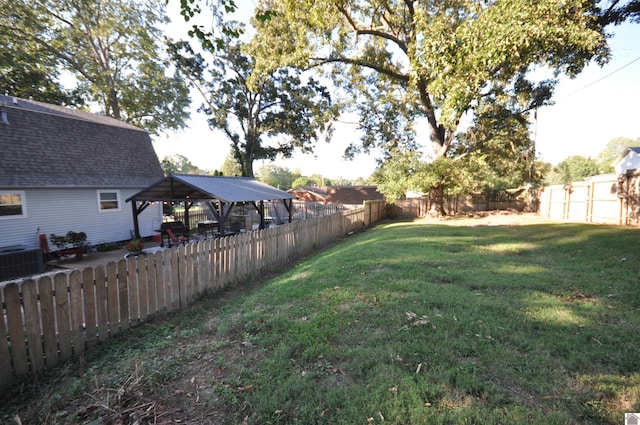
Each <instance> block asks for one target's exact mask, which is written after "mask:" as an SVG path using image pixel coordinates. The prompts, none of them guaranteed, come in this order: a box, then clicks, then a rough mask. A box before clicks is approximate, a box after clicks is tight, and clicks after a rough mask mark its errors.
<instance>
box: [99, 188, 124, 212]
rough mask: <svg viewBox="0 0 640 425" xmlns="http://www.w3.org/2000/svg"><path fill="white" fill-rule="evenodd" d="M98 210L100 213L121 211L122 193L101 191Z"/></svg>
mask: <svg viewBox="0 0 640 425" xmlns="http://www.w3.org/2000/svg"><path fill="white" fill-rule="evenodd" d="M98 209H99V210H100V211H120V191H119V190H99V191H98Z"/></svg>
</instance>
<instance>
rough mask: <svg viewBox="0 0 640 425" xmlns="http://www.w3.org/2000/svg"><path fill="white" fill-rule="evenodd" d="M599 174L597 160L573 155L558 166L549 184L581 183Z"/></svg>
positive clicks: (549, 179)
mask: <svg viewBox="0 0 640 425" xmlns="http://www.w3.org/2000/svg"><path fill="white" fill-rule="evenodd" d="M598 174H599V169H598V162H597V161H596V160H595V159H593V158H587V157H584V156H582V155H573V156H570V157H568V158H566V159H564V160H563V161H562V162H560V163H559V164H558V165H556V167H555V168H554V170H553V172H552V173H550V174H549V176H548V182H549V184H565V183H571V182H577V181H581V180H584V179H585V178H587V177H591V176H595V175H598Z"/></svg>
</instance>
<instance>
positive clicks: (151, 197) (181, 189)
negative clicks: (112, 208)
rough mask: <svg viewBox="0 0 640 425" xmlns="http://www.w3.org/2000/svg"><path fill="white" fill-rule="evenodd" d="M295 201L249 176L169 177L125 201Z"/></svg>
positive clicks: (175, 175) (182, 175)
mask: <svg viewBox="0 0 640 425" xmlns="http://www.w3.org/2000/svg"><path fill="white" fill-rule="evenodd" d="M279 199H296V195H293V194H291V193H288V192H285V191H284V190H280V189H276V188H275V187H273V186H269V185H268V184H265V183H262V182H259V181H257V180H256V179H254V178H252V177H222V176H195V175H187V174H172V175H170V176H168V177H165V178H164V179H162V180H160V181H158V182H157V183H154V184H153V185H151V186H149V187H147V188H146V189H143V190H141V191H140V192H138V193H136V194H135V195H133V196H131V197H130V198H129V199H127V201H131V200H136V201H210V200H217V201H220V202H223V203H233V202H236V203H238V202H255V201H273V200H279Z"/></svg>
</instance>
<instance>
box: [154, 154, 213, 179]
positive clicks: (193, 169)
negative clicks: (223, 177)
mask: <svg viewBox="0 0 640 425" xmlns="http://www.w3.org/2000/svg"><path fill="white" fill-rule="evenodd" d="M160 167H162V171H163V172H164V175H165V176H168V175H170V174H205V173H206V172H205V171H203V170H201V169H200V168H198V167H197V166H195V165H193V164H192V163H191V161H189V159H188V158H187V157H185V156H184V155H180V154H176V155H173V156H165V157H164V158H162V161H160Z"/></svg>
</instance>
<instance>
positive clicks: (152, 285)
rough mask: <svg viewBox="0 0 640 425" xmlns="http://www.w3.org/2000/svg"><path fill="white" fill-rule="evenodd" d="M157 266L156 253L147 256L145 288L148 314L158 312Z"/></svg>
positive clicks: (152, 314)
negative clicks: (147, 293) (147, 292)
mask: <svg viewBox="0 0 640 425" xmlns="http://www.w3.org/2000/svg"><path fill="white" fill-rule="evenodd" d="M157 275H158V268H157V264H156V255H149V256H147V289H148V291H149V296H148V302H149V316H155V315H156V314H158V280H157Z"/></svg>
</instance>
